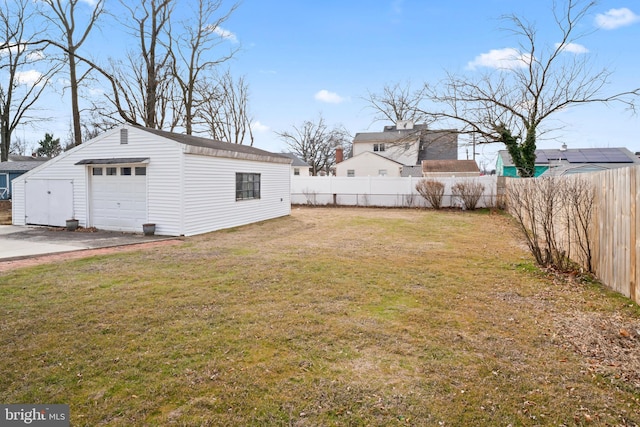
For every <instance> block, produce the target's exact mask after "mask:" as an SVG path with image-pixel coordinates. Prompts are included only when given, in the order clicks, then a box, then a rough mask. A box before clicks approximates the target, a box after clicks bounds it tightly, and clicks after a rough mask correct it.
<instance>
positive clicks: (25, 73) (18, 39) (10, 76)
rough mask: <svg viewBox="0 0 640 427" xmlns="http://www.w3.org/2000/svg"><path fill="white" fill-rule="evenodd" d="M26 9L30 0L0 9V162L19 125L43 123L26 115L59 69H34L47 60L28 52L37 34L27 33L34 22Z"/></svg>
mask: <svg viewBox="0 0 640 427" xmlns="http://www.w3.org/2000/svg"><path fill="white" fill-rule="evenodd" d="M29 6H30V1H29V0H17V1H15V2H13V3H11V5H10V4H9V2H4V4H3V5H1V6H0V34H1V38H2V40H4V43H3V44H2V45H0V46H1V49H0V72H1V73H2V74H4V75H5V76H6V77H5V78H6V80H3V81H2V82H0V161H6V160H7V159H8V158H9V149H10V147H11V135H12V133H13V131H14V130H15V129H16V127H17V126H18V125H25V124H28V123H33V122H34V121H39V120H46V118H44V117H32V116H29V115H28V112H29V111H30V110H32V109H33V108H34V104H35V103H36V101H37V100H38V99H39V98H40V96H41V95H42V93H43V92H44V90H45V89H46V87H47V85H48V82H49V79H50V78H51V76H53V75H54V74H55V73H56V72H57V71H58V69H59V67H58V66H54V65H49V66H47V67H43V70H44V71H38V70H36V69H35V66H36V65H37V64H38V63H41V62H42V61H46V57H45V55H44V51H43V49H31V47H32V46H34V41H35V39H37V37H38V36H39V33H38V32H34V33H31V34H30V33H28V32H27V31H26V28H25V26H26V24H27V22H30V21H35V20H36V14H35V11H34V10H32V9H30V8H29Z"/></svg>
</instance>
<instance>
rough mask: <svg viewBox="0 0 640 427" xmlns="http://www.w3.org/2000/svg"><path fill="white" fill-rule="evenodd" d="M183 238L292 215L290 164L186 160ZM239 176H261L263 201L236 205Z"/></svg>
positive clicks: (190, 156) (193, 157)
mask: <svg viewBox="0 0 640 427" xmlns="http://www.w3.org/2000/svg"><path fill="white" fill-rule="evenodd" d="M184 171H185V173H184V188H185V192H184V215H185V222H186V224H187V225H186V228H185V230H184V235H186V236H191V235H194V234H200V233H206V232H209V231H214V230H220V229H224V228H230V227H237V226H240V225H245V224H250V223H252V222H257V221H263V220H266V219H271V218H276V217H280V216H285V215H289V214H290V213H291V193H290V191H289V189H290V179H291V169H290V165H289V164H288V163H264V162H254V161H248V160H235V159H225V158H214V157H207V156H199V155H193V154H186V155H185V156H184ZM236 172H244V173H259V174H260V184H261V189H260V199H256V200H239V201H236V193H235V189H236Z"/></svg>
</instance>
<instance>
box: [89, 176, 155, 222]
mask: <svg viewBox="0 0 640 427" xmlns="http://www.w3.org/2000/svg"><path fill="white" fill-rule="evenodd" d="M90 209H91V224H92V225H93V226H94V227H96V228H98V229H102V230H115V231H131V232H141V231H142V224H144V223H146V222H147V176H146V167H145V166H133V165H132V166H92V167H91V208H90Z"/></svg>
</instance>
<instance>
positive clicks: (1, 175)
mask: <svg viewBox="0 0 640 427" xmlns="http://www.w3.org/2000/svg"><path fill="white" fill-rule="evenodd" d="M47 160H49V158H48V157H29V156H16V155H13V154H10V155H9V161H7V162H0V200H6V199H10V198H11V182H12V181H13V180H14V179H15V178H17V177H19V176H20V175H22V174H23V173H26V172H29V171H30V170H31V169H34V168H35V167H37V166H40V165H41V164H42V163H43V162H46V161H47Z"/></svg>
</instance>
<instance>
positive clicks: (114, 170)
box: [107, 168, 118, 175]
mask: <svg viewBox="0 0 640 427" xmlns="http://www.w3.org/2000/svg"><path fill="white" fill-rule="evenodd" d="M117 174H118V168H107V175H117Z"/></svg>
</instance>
